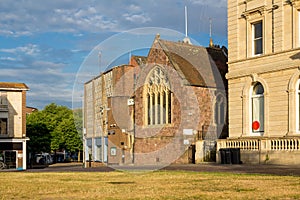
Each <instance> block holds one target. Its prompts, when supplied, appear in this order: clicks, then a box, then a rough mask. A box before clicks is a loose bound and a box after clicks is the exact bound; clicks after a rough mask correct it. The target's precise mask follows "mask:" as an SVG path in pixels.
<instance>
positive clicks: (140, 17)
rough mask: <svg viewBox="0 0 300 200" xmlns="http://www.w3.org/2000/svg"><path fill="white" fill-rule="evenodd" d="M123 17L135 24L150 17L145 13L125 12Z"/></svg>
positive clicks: (142, 22) (144, 21) (149, 19)
mask: <svg viewBox="0 0 300 200" xmlns="http://www.w3.org/2000/svg"><path fill="white" fill-rule="evenodd" d="M123 17H124V18H125V19H126V20H127V21H130V22H133V23H137V24H144V23H146V22H149V21H151V18H150V17H149V16H147V15H145V14H129V13H125V14H124V15H123Z"/></svg>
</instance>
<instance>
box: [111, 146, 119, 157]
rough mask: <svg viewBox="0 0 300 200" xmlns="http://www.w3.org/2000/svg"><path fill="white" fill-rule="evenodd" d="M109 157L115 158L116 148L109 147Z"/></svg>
mask: <svg viewBox="0 0 300 200" xmlns="http://www.w3.org/2000/svg"><path fill="white" fill-rule="evenodd" d="M110 155H111V156H116V155H117V148H116V147H111V148H110Z"/></svg>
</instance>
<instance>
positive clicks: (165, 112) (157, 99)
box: [145, 66, 172, 125]
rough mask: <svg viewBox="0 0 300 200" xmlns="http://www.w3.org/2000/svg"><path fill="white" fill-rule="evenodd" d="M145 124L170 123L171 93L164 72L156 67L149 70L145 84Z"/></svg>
mask: <svg viewBox="0 0 300 200" xmlns="http://www.w3.org/2000/svg"><path fill="white" fill-rule="evenodd" d="M145 89H146V109H145V111H146V124H147V125H159V124H170V123H171V117H172V116H171V106H172V93H171V90H170V84H169V79H168V77H167V75H166V73H165V72H164V71H163V70H162V69H161V68H160V67H158V66H157V67H156V68H155V69H153V70H152V71H151V72H150V75H149V76H148V78H147V81H146V84H145Z"/></svg>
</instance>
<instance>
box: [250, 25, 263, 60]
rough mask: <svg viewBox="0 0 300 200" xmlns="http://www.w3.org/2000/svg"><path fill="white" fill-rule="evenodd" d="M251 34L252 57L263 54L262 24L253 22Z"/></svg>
mask: <svg viewBox="0 0 300 200" xmlns="http://www.w3.org/2000/svg"><path fill="white" fill-rule="evenodd" d="M252 34H253V55H260V54H263V22H262V21H259V22H255V23H253V24H252Z"/></svg>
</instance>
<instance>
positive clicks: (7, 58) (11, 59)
mask: <svg viewBox="0 0 300 200" xmlns="http://www.w3.org/2000/svg"><path fill="white" fill-rule="evenodd" d="M0 60H3V61H16V60H17V59H16V58H12V57H9V56H8V57H3V56H1V57H0Z"/></svg>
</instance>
